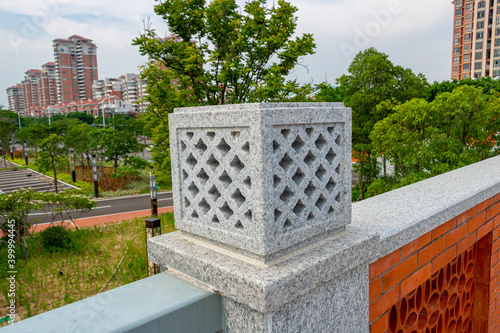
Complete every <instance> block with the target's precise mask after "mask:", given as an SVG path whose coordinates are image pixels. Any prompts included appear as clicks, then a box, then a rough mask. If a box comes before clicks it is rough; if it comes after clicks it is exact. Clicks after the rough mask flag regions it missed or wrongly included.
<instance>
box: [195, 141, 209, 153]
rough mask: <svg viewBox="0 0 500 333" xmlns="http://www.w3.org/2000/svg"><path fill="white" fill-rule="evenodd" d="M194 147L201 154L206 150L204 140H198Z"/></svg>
mask: <svg viewBox="0 0 500 333" xmlns="http://www.w3.org/2000/svg"><path fill="white" fill-rule="evenodd" d="M194 147H195V148H196V149H197V150H199V151H200V153H201V154H203V153H204V152H205V151H206V150H207V145H206V144H205V142H203V140H202V139H200V140H198V143H197V144H196V146H194Z"/></svg>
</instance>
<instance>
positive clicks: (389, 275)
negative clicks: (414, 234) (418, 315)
mask: <svg viewBox="0 0 500 333" xmlns="http://www.w3.org/2000/svg"><path fill="white" fill-rule="evenodd" d="M499 236H500V194H498V195H496V196H495V197H492V198H490V199H488V200H486V201H484V202H482V203H480V204H478V205H477V206H475V207H473V208H471V209H469V210H468V211H466V212H464V213H462V214H460V215H459V216H457V217H455V218H453V219H451V220H450V221H447V222H446V223H444V224H442V225H441V226H439V227H437V228H435V229H434V230H432V231H430V232H428V233H426V234H424V235H423V236H421V237H419V238H417V239H415V240H414V241H412V242H410V243H408V244H406V245H405V246H403V247H401V248H400V249H398V250H396V251H394V252H392V253H389V254H388V255H386V256H385V257H383V258H380V259H379V260H377V261H376V262H374V263H372V264H371V265H370V273H369V274H370V295H369V302H370V309H369V321H370V331H371V332H372V333H384V332H390V330H389V316H390V310H391V308H392V307H393V306H394V305H397V304H399V302H400V301H401V300H403V299H404V298H405V297H407V296H408V295H410V294H411V293H412V292H414V291H415V290H416V289H417V288H418V287H419V286H421V285H423V284H425V283H426V282H427V281H428V280H429V279H431V277H434V276H436V275H437V273H438V272H440V270H442V269H443V268H446V266H447V265H448V264H450V263H452V261H454V260H455V259H456V258H457V257H459V256H460V255H461V254H463V253H464V252H465V251H466V250H470V249H471V248H472V247H474V248H475V249H477V250H474V255H475V256H476V258H474V260H475V268H474V276H475V288H476V289H475V293H474V294H475V298H476V300H475V301H474V304H473V306H472V311H471V312H470V317H471V318H470V320H471V321H472V323H473V324H474V332H500V318H499V316H500V275H499V272H500V251H499V249H500V238H499ZM480 240H481V241H480ZM476 244H477V245H476ZM488 281H489V283H488ZM486 304H487V305H486ZM486 307H487V309H486ZM481 327H483V328H481Z"/></svg>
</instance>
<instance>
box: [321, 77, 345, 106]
mask: <svg viewBox="0 0 500 333" xmlns="http://www.w3.org/2000/svg"><path fill="white" fill-rule="evenodd" d="M316 89H317V90H318V92H317V93H316V95H315V97H316V101H317V102H343V101H344V99H345V97H346V96H345V91H344V89H342V87H341V86H337V87H333V86H331V85H330V84H329V83H327V82H322V83H320V84H317V85H316Z"/></svg>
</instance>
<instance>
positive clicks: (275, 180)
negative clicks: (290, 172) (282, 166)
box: [273, 175, 281, 188]
mask: <svg viewBox="0 0 500 333" xmlns="http://www.w3.org/2000/svg"><path fill="white" fill-rule="evenodd" d="M273 179H274V188H276V187H278V185H279V184H280V183H281V178H280V177H278V176H276V175H274V176H273Z"/></svg>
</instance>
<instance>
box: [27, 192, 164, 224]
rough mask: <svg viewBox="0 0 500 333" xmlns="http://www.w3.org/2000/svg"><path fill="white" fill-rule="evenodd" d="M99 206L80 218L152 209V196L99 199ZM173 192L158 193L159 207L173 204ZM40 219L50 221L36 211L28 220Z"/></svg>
mask: <svg viewBox="0 0 500 333" xmlns="http://www.w3.org/2000/svg"><path fill="white" fill-rule="evenodd" d="M96 201H97V207H95V208H93V209H92V210H91V211H90V212H88V213H87V214H85V215H79V216H78V218H86V217H96V216H105V215H112V214H118V213H127V212H135V211H139V210H145V209H151V197H150V195H149V194H141V195H135V196H128V197H119V198H112V199H111V198H110V199H97V200H96ZM173 205H174V203H173V200H172V192H160V193H158V208H162V207H171V206H173ZM34 219H39V221H38V222H37V223H44V222H50V219H48V218H46V217H45V214H44V213H39V212H35V213H32V214H29V216H28V220H29V221H33V220H34Z"/></svg>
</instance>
